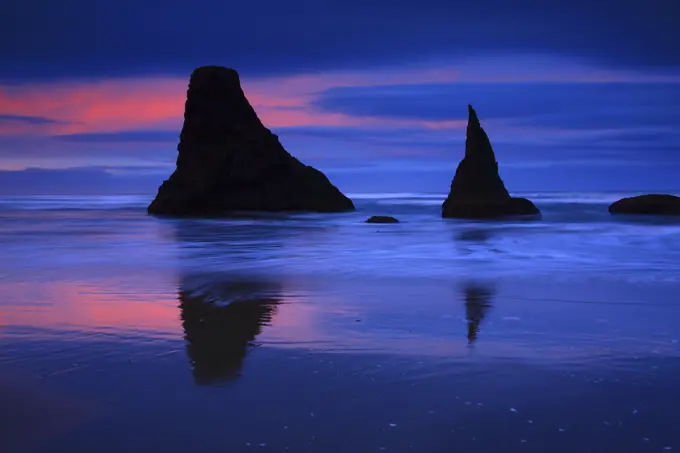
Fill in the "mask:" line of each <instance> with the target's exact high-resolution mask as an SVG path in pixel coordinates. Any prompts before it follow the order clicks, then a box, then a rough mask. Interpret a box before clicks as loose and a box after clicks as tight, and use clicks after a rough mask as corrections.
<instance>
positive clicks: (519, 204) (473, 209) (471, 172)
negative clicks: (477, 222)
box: [442, 105, 540, 219]
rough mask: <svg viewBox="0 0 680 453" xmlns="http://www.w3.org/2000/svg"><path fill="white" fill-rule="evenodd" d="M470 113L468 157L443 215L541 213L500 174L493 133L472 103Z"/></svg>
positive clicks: (445, 204) (446, 202)
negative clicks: (490, 134)
mask: <svg viewBox="0 0 680 453" xmlns="http://www.w3.org/2000/svg"><path fill="white" fill-rule="evenodd" d="M468 113H469V118H468V126H467V139H466V141H465V157H464V158H463V160H462V161H460V164H459V165H458V168H457V169H456V175H455V177H454V178H453V181H452V182H451V191H450V192H449V196H448V197H447V199H446V201H444V204H443V205H442V217H455V218H468V219H477V218H494V217H505V216H516V215H537V214H540V211H539V210H538V208H536V206H534V204H533V203H532V202H531V201H529V200H527V199H526V198H512V197H511V196H510V194H509V193H508V191H507V189H506V188H505V185H504V184H503V181H502V180H501V177H500V175H499V174H498V162H496V156H495V155H494V152H493V149H492V148H491V143H490V142H489V137H488V136H487V135H486V132H484V129H482V127H481V125H480V124H479V119H478V118H477V113H476V112H475V110H474V109H473V108H472V106H471V105H470V106H468Z"/></svg>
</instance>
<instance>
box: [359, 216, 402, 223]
mask: <svg viewBox="0 0 680 453" xmlns="http://www.w3.org/2000/svg"><path fill="white" fill-rule="evenodd" d="M366 223H399V220H397V219H395V218H394V217H391V216H388V215H374V216H371V217H369V218H368V219H366Z"/></svg>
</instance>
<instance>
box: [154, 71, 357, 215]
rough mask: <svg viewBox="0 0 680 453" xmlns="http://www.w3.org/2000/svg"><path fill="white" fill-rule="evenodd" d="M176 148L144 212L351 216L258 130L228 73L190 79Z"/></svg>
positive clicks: (341, 200) (323, 181) (347, 203)
mask: <svg viewBox="0 0 680 453" xmlns="http://www.w3.org/2000/svg"><path fill="white" fill-rule="evenodd" d="M177 150H178V153H179V155H178V156H177V168H176V169H175V172H174V173H173V174H172V175H171V176H170V178H169V179H168V180H167V181H165V182H164V183H163V185H161V187H160V188H159V189H158V195H157V196H156V199H155V200H154V201H153V202H152V203H151V205H149V207H148V211H149V213H151V214H159V215H166V216H215V215H217V216H219V215H227V214H229V213H231V212H233V211H276V212H278V211H317V212H340V211H352V210H354V205H353V204H352V201H351V200H350V199H349V198H347V197H346V196H344V195H343V194H342V193H341V192H340V191H339V190H338V189H337V188H336V187H335V186H334V185H333V184H331V182H330V181H329V180H328V178H327V177H326V176H325V175H324V174H323V173H321V172H320V171H318V170H316V169H314V168H312V167H310V166H306V165H304V164H303V163H301V162H300V161H299V160H297V159H296V158H294V157H293V156H291V155H290V154H289V153H288V152H287V151H286V150H285V149H284V148H283V146H282V145H281V143H280V142H279V139H278V137H277V136H276V135H274V134H272V133H271V132H270V131H269V129H267V128H266V127H264V126H263V125H262V123H261V122H260V120H259V118H258V117H257V114H256V113H255V111H254V110H253V108H252V107H251V105H250V103H249V102H248V100H247V99H246V97H245V95H244V93H243V90H242V89H241V84H240V80H239V76H238V73H237V72H236V71H235V70H233V69H228V68H224V67H219V66H205V67H200V68H197V69H196V70H194V72H193V73H192V74H191V79H190V81H189V90H188V92H187V100H186V104H185V107H184V126H183V127H182V133H181V135H180V141H179V146H178V147H177Z"/></svg>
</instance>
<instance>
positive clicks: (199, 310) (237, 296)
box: [179, 282, 279, 385]
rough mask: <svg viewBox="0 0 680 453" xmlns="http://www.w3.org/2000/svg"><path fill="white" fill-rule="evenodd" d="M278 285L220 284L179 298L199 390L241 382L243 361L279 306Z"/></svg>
mask: <svg viewBox="0 0 680 453" xmlns="http://www.w3.org/2000/svg"><path fill="white" fill-rule="evenodd" d="M275 294H278V287H277V286H276V285H265V284H263V283H261V282H238V283H220V284H216V285H212V286H211V287H209V288H204V289H201V290H200V291H195V290H189V289H188V288H183V289H182V290H181V291H180V293H179V302H180V305H179V306H180V310H181V315H180V317H181V319H182V327H183V328H184V338H185V340H186V342H187V345H186V350H187V355H188V356H189V361H190V363H191V367H192V369H193V374H194V379H195V381H196V383H197V384H200V385H205V384H214V383H220V382H222V381H225V380H230V379H235V378H237V377H239V376H240V373H241V367H242V366H243V361H244V359H245V357H246V354H247V353H248V350H249V349H250V348H251V347H253V346H254V344H253V341H254V340H255V338H256V337H257V336H258V335H259V334H260V333H261V331H262V326H264V325H267V324H269V323H270V322H271V320H272V317H273V316H274V313H275V311H276V306H277V304H278V302H279V300H278V299H277V298H276V296H275Z"/></svg>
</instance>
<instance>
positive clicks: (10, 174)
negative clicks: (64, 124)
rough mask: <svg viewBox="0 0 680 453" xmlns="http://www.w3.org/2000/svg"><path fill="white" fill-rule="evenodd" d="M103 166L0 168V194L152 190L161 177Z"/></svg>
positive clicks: (102, 192) (147, 192)
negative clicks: (9, 169) (116, 172)
mask: <svg viewBox="0 0 680 453" xmlns="http://www.w3.org/2000/svg"><path fill="white" fill-rule="evenodd" d="M111 170H114V171H115V170H121V169H115V168H114V169H110V168H104V167H78V168H66V169H54V170H52V169H43V168H27V169H25V170H13V171H8V170H0V194H1V195H42V194H82V195H84V194H153V192H154V191H155V189H156V188H157V187H158V185H159V184H160V182H162V178H160V177H159V176H158V175H150V174H143V173H141V174H140V173H139V172H135V171H133V172H131V173H129V174H126V173H125V172H123V174H115V173H114V172H112V171H111Z"/></svg>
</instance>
